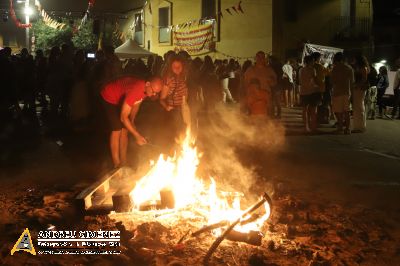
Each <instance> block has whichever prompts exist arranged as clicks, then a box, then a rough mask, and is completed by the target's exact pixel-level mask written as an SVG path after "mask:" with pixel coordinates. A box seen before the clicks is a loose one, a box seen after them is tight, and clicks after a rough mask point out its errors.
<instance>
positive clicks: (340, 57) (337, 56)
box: [333, 52, 344, 64]
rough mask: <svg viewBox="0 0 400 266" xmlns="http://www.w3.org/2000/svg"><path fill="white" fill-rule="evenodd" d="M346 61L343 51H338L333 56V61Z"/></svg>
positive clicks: (335, 62)
mask: <svg viewBox="0 0 400 266" xmlns="http://www.w3.org/2000/svg"><path fill="white" fill-rule="evenodd" d="M343 62H344V56H343V53H342V52H338V53H336V54H335V55H334V56H333V63H334V64H337V63H343Z"/></svg>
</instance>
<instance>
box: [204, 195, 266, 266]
mask: <svg viewBox="0 0 400 266" xmlns="http://www.w3.org/2000/svg"><path fill="white" fill-rule="evenodd" d="M265 202H268V204H269V206H270V207H272V200H271V198H270V197H269V196H268V194H267V193H264V195H263V197H262V199H261V200H260V201H259V202H257V203H256V204H254V205H253V206H252V207H250V208H249V209H248V210H247V211H245V212H244V213H243V214H242V215H241V216H240V217H239V218H238V219H236V221H234V222H233V223H231V225H230V226H229V227H228V228H227V229H226V230H225V232H224V233H223V234H222V235H221V236H219V237H218V238H217V239H216V240H215V241H214V243H213V244H212V245H211V247H210V249H209V250H208V251H207V254H206V256H205V257H204V260H203V264H204V265H208V261H209V260H210V258H211V256H212V254H213V253H214V252H215V250H216V249H217V248H218V246H219V245H220V244H221V242H222V241H223V240H224V239H225V238H226V237H227V236H228V235H229V233H230V232H232V230H233V228H235V226H236V225H238V224H239V223H240V221H241V220H242V219H243V218H244V217H246V216H247V215H248V214H250V213H252V212H254V211H255V210H257V209H258V208H260V207H261V206H262V205H263V204H264V203H265Z"/></svg>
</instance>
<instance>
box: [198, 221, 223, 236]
mask: <svg viewBox="0 0 400 266" xmlns="http://www.w3.org/2000/svg"><path fill="white" fill-rule="evenodd" d="M227 225H229V221H221V222H218V223H215V224H210V225H207V226H204V227H203V228H201V229H199V230H197V231H196V232H194V233H192V237H198V236H199V235H201V234H203V233H205V232H209V231H212V230H215V229H218V228H221V227H224V226H227Z"/></svg>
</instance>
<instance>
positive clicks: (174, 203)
mask: <svg viewBox="0 0 400 266" xmlns="http://www.w3.org/2000/svg"><path fill="white" fill-rule="evenodd" d="M200 158H201V155H200V154H199V152H198V151H197V148H196V144H195V139H194V138H193V137H192V136H191V134H190V132H189V131H188V132H187V133H186V135H185V138H184V140H183V141H182V142H181V145H180V150H179V151H177V152H176V153H175V155H174V156H173V157H168V156H165V155H163V154H161V155H160V156H159V158H158V160H157V161H156V162H151V163H150V170H149V171H148V172H147V174H145V175H144V176H143V177H141V178H140V179H139V180H138V181H137V182H136V184H135V186H134V188H133V190H132V191H131V192H130V193H129V196H130V201H131V203H132V207H131V210H130V212H129V214H131V215H133V216H134V219H135V220H136V221H137V222H142V223H143V222H150V221H155V220H156V221H158V222H160V223H161V224H163V225H168V226H176V225H177V224H178V222H182V220H187V221H188V222H189V221H196V224H197V225H198V227H200V228H199V229H198V230H197V231H194V232H192V231H190V232H187V233H186V234H184V235H183V236H182V237H181V238H180V239H179V241H178V244H179V243H182V242H183V241H184V240H185V238H188V237H196V236H199V235H200V234H202V233H205V232H211V233H212V234H213V235H214V236H215V237H216V241H215V242H214V244H213V245H212V247H211V248H210V250H209V252H208V253H207V255H206V259H205V261H207V260H208V258H209V257H210V256H211V254H212V253H213V251H214V250H215V249H216V248H217V247H218V245H219V244H220V243H221V242H222V241H223V240H224V239H225V238H227V239H230V240H234V241H240V242H246V243H248V244H252V245H261V239H262V237H263V235H262V233H261V232H260V230H261V228H262V226H263V225H264V223H265V222H266V221H267V219H268V218H269V216H270V213H271V206H270V205H271V200H270V198H269V197H268V195H267V194H264V195H263V196H262V197H261V199H260V200H259V201H258V202H257V203H256V204H254V205H253V206H250V207H248V208H247V209H243V208H242V206H241V201H242V199H243V198H244V197H245V195H244V194H243V193H241V192H237V191H234V192H232V191H223V190H221V189H219V188H218V184H217V182H216V180H218V178H214V177H209V178H208V180H207V179H204V178H200V177H199V176H198V175H197V169H198V166H199V163H200ZM260 207H264V208H260Z"/></svg>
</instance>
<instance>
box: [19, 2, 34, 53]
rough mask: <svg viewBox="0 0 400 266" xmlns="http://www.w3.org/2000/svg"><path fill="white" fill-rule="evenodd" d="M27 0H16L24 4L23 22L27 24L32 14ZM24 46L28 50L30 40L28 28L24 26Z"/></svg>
mask: <svg viewBox="0 0 400 266" xmlns="http://www.w3.org/2000/svg"><path fill="white" fill-rule="evenodd" d="M29 2H30V1H29V0H18V1H17V3H18V4H22V3H24V4H25V7H24V14H25V24H27V25H28V24H29V17H30V16H32V15H33V9H32V8H31V7H30V6H29ZM25 46H26V48H27V49H28V51H30V50H31V49H30V42H29V28H28V27H27V28H25Z"/></svg>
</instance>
